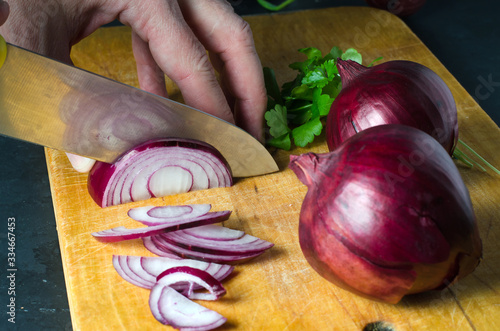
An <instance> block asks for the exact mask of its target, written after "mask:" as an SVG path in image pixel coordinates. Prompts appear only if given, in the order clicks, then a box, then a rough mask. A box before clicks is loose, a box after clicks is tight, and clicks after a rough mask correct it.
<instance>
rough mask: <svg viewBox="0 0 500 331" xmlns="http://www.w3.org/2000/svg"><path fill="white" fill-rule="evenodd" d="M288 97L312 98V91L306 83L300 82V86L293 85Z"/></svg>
mask: <svg viewBox="0 0 500 331" xmlns="http://www.w3.org/2000/svg"><path fill="white" fill-rule="evenodd" d="M290 97H291V98H293V99H301V100H309V101H311V100H312V93H311V90H310V89H309V87H308V86H307V85H306V84H302V85H300V86H297V87H295V88H294V89H293V90H292V92H291V93H290Z"/></svg>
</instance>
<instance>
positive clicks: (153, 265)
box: [113, 255, 234, 291]
mask: <svg viewBox="0 0 500 331" xmlns="http://www.w3.org/2000/svg"><path fill="white" fill-rule="evenodd" d="M113 266H114V267H115V270H116V272H117V273H118V274H119V275H120V276H121V277H122V278H123V279H125V280H126V281H128V282H129V283H132V284H134V285H136V286H139V287H142V288H145V289H151V288H152V287H153V286H154V285H155V284H156V279H157V277H158V276H159V275H160V274H161V273H162V272H164V271H165V270H168V269H172V268H176V267H189V268H195V269H198V270H201V271H204V272H207V273H209V274H210V275H211V276H213V277H214V278H215V279H217V280H218V281H222V280H223V279H225V278H226V277H227V276H229V275H230V274H231V272H232V271H233V270H234V266H230V265H227V264H217V263H209V262H203V261H197V260H191V259H170V258H166V257H145V256H131V255H113ZM174 288H175V289H176V290H181V291H185V290H188V287H186V286H185V285H181V286H179V285H177V286H174ZM199 288H201V287H200V286H195V287H194V288H193V289H199Z"/></svg>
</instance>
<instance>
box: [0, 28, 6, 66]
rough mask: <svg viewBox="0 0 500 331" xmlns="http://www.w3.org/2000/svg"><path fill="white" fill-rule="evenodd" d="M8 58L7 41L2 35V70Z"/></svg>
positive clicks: (0, 54)
mask: <svg viewBox="0 0 500 331" xmlns="http://www.w3.org/2000/svg"><path fill="white" fill-rule="evenodd" d="M6 57H7V43H6V42H5V39H3V37H2V35H1V34H0V68H1V67H2V65H3V63H4V62H5V58H6Z"/></svg>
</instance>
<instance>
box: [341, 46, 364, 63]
mask: <svg viewBox="0 0 500 331" xmlns="http://www.w3.org/2000/svg"><path fill="white" fill-rule="evenodd" d="M340 58H341V59H342V60H344V61H346V60H352V61H354V62H357V63H359V64H361V62H362V61H363V57H362V56H361V54H360V53H358V51H357V50H355V49H354V48H349V49H347V50H346V51H345V52H344V53H343V54H342V56H341V57H340Z"/></svg>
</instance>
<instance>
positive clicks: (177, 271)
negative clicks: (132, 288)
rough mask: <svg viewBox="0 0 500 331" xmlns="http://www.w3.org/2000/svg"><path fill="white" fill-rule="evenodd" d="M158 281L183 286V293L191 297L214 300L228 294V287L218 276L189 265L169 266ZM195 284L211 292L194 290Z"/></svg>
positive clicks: (171, 285) (168, 284) (166, 284)
mask: <svg viewBox="0 0 500 331" xmlns="http://www.w3.org/2000/svg"><path fill="white" fill-rule="evenodd" d="M156 282H157V283H158V284H162V285H164V286H170V287H174V286H176V285H177V286H179V285H181V286H183V289H184V290H183V291H182V294H183V295H185V296H186V297H187V298H189V299H195V300H196V299H198V300H211V301H214V300H217V299H219V298H220V297H222V296H223V295H224V294H226V289H225V288H224V286H222V283H221V282H220V281H219V280H218V279H217V278H215V277H214V276H212V275H211V274H210V273H208V272H206V271H204V270H200V269H197V268H192V267H188V266H179V267H173V268H169V269H167V270H165V271H163V272H162V273H161V274H159V275H158V277H157V278H156ZM195 286H196V287H197V288H204V289H206V290H208V292H209V293H205V292H194V290H195V289H196V288H195Z"/></svg>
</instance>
